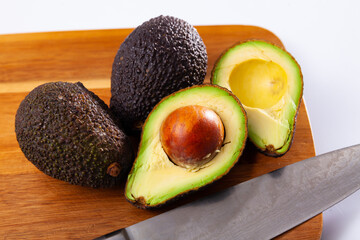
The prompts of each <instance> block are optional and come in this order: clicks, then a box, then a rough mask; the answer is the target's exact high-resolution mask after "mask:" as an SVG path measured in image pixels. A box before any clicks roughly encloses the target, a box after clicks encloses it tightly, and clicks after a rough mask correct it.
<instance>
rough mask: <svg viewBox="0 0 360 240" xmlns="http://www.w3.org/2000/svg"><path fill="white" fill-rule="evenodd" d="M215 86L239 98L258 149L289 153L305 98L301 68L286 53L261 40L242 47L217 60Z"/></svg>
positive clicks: (247, 43) (250, 134)
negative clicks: (296, 119)
mask: <svg viewBox="0 0 360 240" xmlns="http://www.w3.org/2000/svg"><path fill="white" fill-rule="evenodd" d="M212 83H214V84H217V85H220V86H223V87H225V88H228V89H229V90H231V91H232V92H233V93H234V94H235V95H236V96H237V97H238V98H239V99H240V101H241V103H242V104H243V106H244V108H245V110H246V113H247V116H248V122H249V123H248V127H249V138H250V139H251V140H252V142H254V143H255V145H256V146H257V147H259V148H260V149H262V150H263V151H265V150H267V151H272V152H275V154H277V155H280V154H282V153H284V152H286V151H287V149H288V147H289V145H290V143H291V140H292V136H293V130H294V123H295V116H296V112H297V109H298V106H299V104H300V99H301V95H302V75H301V72H300V68H299V66H298V64H297V63H296V61H295V60H294V59H293V58H292V57H291V56H290V55H289V54H288V53H287V52H285V51H284V50H282V49H280V48H278V47H276V46H274V45H272V44H269V43H266V42H262V41H249V42H245V43H242V44H239V45H237V46H235V47H233V48H231V49H229V50H228V51H227V52H226V53H225V54H224V55H223V56H222V58H221V59H220V60H219V61H218V63H217V64H216V66H215V69H214V71H213V75H212Z"/></svg>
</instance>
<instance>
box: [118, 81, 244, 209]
mask: <svg viewBox="0 0 360 240" xmlns="http://www.w3.org/2000/svg"><path fill="white" fill-rule="evenodd" d="M187 105H199V106H204V107H207V108H210V109H211V110H213V111H214V112H216V113H217V115H218V116H219V117H220V118H221V120H222V122H223V125H224V129H225V139H224V144H223V146H222V148H221V149H220V152H219V153H217V155H215V157H214V158H213V159H212V160H211V161H209V162H208V163H206V164H205V165H203V166H201V167H200V168H198V169H195V170H194V169H191V170H190V169H186V168H183V167H180V166H177V165H175V164H174V163H173V162H171V161H170V160H169V158H168V156H167V155H166V153H165V151H164V150H163V148H162V145H161V142H160V128H161V124H162V122H163V121H164V120H165V119H166V117H167V116H168V115H169V114H170V113H171V112H173V111H174V110H176V109H178V108H180V107H184V106H187ZM246 138H247V118H246V114H245V111H244V109H243V107H242V106H241V104H240V102H239V100H238V99H237V98H236V97H235V96H234V95H233V94H232V93H231V92H230V91H228V90H226V89H224V88H221V87H218V86H215V85H201V86H195V87H191V88H187V89H184V90H181V91H178V92H176V93H174V94H172V95H170V96H168V97H166V98H164V99H163V100H162V101H161V102H160V103H159V104H158V105H157V106H156V107H155V108H154V109H153V111H152V112H151V113H150V114H149V116H148V118H147V120H146V122H145V125H144V127H143V132H142V138H141V143H140V147H139V152H138V156H137V158H136V160H135V163H134V165H133V168H132V170H131V172H130V174H129V176H128V180H127V184H126V190H125V196H126V198H127V199H128V200H129V201H130V202H132V203H134V204H135V205H137V206H139V207H142V208H149V207H154V206H158V205H161V204H164V203H165V202H167V201H169V200H170V199H173V198H175V197H176V196H179V195H182V194H184V193H186V192H189V191H192V190H197V189H199V188H200V187H203V186H205V185H208V184H210V183H212V182H213V181H215V180H217V179H219V178H221V177H222V176H224V175H225V174H226V173H227V172H228V171H229V170H230V169H231V168H232V167H233V166H234V164H235V163H236V162H237V160H238V158H239V157H240V155H241V154H242V151H243V148H244V146H245V142H246Z"/></svg>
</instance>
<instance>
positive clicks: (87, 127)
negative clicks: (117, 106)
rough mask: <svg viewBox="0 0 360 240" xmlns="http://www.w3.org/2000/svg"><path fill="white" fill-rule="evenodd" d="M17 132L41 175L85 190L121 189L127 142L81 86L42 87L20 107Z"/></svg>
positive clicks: (98, 102) (128, 156)
mask: <svg viewBox="0 0 360 240" xmlns="http://www.w3.org/2000/svg"><path fill="white" fill-rule="evenodd" d="M15 132H16V138H17V140H18V142H19V145H20V148H21V150H22V151H23V153H24V154H25V156H26V158H27V159H28V160H29V161H30V162H32V163H33V164H34V165H35V166H36V167H37V168H38V169H39V170H41V171H42V172H44V173H45V174H47V175H49V176H51V177H54V178H57V179H60V180H63V181H66V182H69V183H71V184H76V185H82V186H88V187H110V186H113V185H116V184H118V183H120V180H121V178H122V177H123V176H125V175H126V174H127V173H128V171H129V168H130V167H131V163H132V160H133V154H132V151H131V145H130V143H129V140H128V137H127V136H126V135H125V134H124V133H123V131H122V130H121V129H120V128H119V126H118V122H117V121H116V120H115V118H113V116H112V115H111V113H110V110H109V108H108V107H107V105H106V104H105V103H104V102H103V101H102V100H100V99H99V98H98V97H97V96H96V95H95V94H94V93H92V92H90V91H89V90H87V89H86V88H85V87H84V86H83V85H82V84H81V83H65V82H53V83H46V84H43V85H40V86H38V87H36V88H35V89H34V90H32V91H31V92H30V93H29V94H28V95H27V96H26V97H25V99H24V100H23V101H22V102H21V104H20V106H19V109H18V110H17V113H16V117H15Z"/></svg>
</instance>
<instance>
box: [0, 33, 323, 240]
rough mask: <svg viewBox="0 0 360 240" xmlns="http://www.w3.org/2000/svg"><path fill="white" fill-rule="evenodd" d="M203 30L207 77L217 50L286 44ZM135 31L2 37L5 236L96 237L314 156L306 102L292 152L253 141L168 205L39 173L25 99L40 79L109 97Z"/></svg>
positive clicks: (313, 229) (296, 233) (317, 228)
mask: <svg viewBox="0 0 360 240" xmlns="http://www.w3.org/2000/svg"><path fill="white" fill-rule="evenodd" d="M197 29H198V31H199V33H200V35H201V36H202V38H203V40H204V42H205V45H206V47H207V51H208V55H209V62H208V66H209V67H208V74H207V76H206V81H207V82H209V77H210V76H209V74H210V71H211V69H212V67H213V64H214V62H215V60H216V59H217V58H218V56H219V55H220V54H221V53H222V52H223V51H224V50H225V49H226V48H228V47H230V46H232V45H233V44H235V43H236V42H238V41H242V40H246V39H264V40H267V41H270V42H273V43H275V44H278V45H282V43H281V42H280V40H279V39H278V38H277V37H276V36H275V35H274V34H273V33H271V32H269V31H268V30H265V29H262V28H259V27H253V26H201V27H197ZM131 31H132V30H131V29H119V30H97V31H75V32H52V33H35V34H16V35H0V126H1V130H0V200H1V201H0V219H1V220H0V236H2V237H4V238H5V239H92V238H94V237H98V236H100V235H103V234H106V233H108V232H111V231H114V230H116V229H119V228H123V227H127V226H129V225H132V224H134V223H137V222H139V221H142V220H145V219H147V218H150V217H152V216H155V215H157V214H160V213H162V212H164V211H168V210H170V209H172V208H174V207H176V206H179V205H182V204H184V203H187V202H190V201H193V200H195V199H198V198H200V197H204V196H206V195H208V194H210V193H213V192H217V191H219V190H221V189H224V188H227V187H230V186H232V185H235V184H237V183H240V182H243V181H246V180H248V179H250V178H253V177H257V176H259V175H262V174H265V173H268V172H270V171H273V170H275V169H278V168H281V167H283V166H286V165H289V164H291V163H294V162H297V161H300V160H303V159H306V158H309V157H312V156H314V155H315V151H314V144H313V139H312V135H311V129H310V125H309V121H308V117H307V113H306V109H305V105H304V104H303V103H302V105H301V107H300V113H299V115H298V120H297V126H296V133H295V139H294V142H293V145H292V148H291V150H290V151H289V152H288V153H287V154H286V155H285V156H283V157H280V158H270V157H266V156H264V155H262V154H260V153H258V152H257V151H256V150H255V149H254V147H253V146H252V145H251V144H250V143H248V144H247V146H246V149H245V152H244V154H243V156H242V157H241V158H240V160H239V162H238V163H237V164H236V166H235V167H234V168H233V169H232V170H231V172H230V173H229V174H228V175H227V176H225V177H224V178H223V179H221V180H220V181H218V182H216V183H215V184H213V185H211V186H209V187H208V188H206V189H205V190H203V191H201V192H197V193H195V194H193V195H191V196H188V197H187V198H185V199H182V200H180V201H178V202H175V203H173V204H172V205H170V206H167V207H166V208H163V209H159V210H155V211H150V210H141V209H137V208H136V207H134V206H132V205H131V204H130V203H128V202H127V201H126V200H125V198H124V192H123V189H124V186H120V187H116V188H113V189H91V188H86V187H80V186H73V185H70V184H68V183H65V182H61V181H59V180H56V179H53V178H51V177H49V176H47V175H45V174H43V173H42V172H40V171H39V170H38V169H37V168H36V167H34V166H33V165H32V164H31V163H30V162H29V161H28V160H27V159H26V158H25V157H24V155H23V154H22V152H21V150H20V148H19V146H18V144H17V141H16V137H15V132H14V119H15V113H16V110H17V108H18V106H19V104H20V102H21V101H22V99H23V98H24V97H25V96H26V95H27V93H28V92H29V91H31V90H32V89H33V88H34V87H36V86H37V85H39V84H41V83H45V82H50V81H71V82H76V81H81V82H83V83H84V85H85V86H87V87H88V88H90V89H92V90H93V91H94V92H95V93H96V94H98V95H99V97H100V98H102V99H103V100H104V101H105V102H106V103H109V99H110V89H109V88H110V74H111V66H112V61H113V59H114V56H115V54H116V52H117V49H118V48H119V46H120V44H121V42H122V41H123V40H124V39H125V37H126V36H127V35H128V34H129V33H130V32H131ZM295 57H296V56H295ZM305 87H306V86H305ZM239 204H241V202H239ZM321 229H322V215H321V214H320V215H318V216H316V217H314V218H313V219H311V220H309V221H307V222H305V223H303V224H302V225H300V226H298V227H296V228H294V229H292V230H290V231H288V232H287V233H284V234H283V235H281V236H279V237H278V239H319V238H320V235H321Z"/></svg>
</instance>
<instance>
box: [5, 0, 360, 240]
mask: <svg viewBox="0 0 360 240" xmlns="http://www.w3.org/2000/svg"><path fill="white" fill-rule="evenodd" d="M161 14H163V15H173V16H176V17H179V18H182V19H184V20H186V21H188V22H189V23H191V24H193V25H219V24H246V25H257V26H261V27H264V28H267V29H269V30H271V31H272V32H274V33H275V34H276V35H277V36H278V37H279V38H280V39H281V40H282V42H283V43H284V45H285V47H286V49H287V50H288V51H289V52H290V53H291V54H292V55H293V56H294V57H295V58H296V59H297V61H298V62H299V64H300V65H301V67H302V71H303V75H304V98H305V101H306V105H307V109H308V112H309V116H310V122H311V126H312V131H313V135H314V141H315V148H316V153H317V154H321V153H325V152H328V151H330V150H335V149H338V148H341V147H345V146H349V145H354V144H357V143H360V101H359V96H360V77H359V75H360V2H358V1H355V0H354V1H344V0H341V1H340V0H338V1H324V0H321V1H304V0H302V1H297V2H292V1H286V0H283V1H277V0H273V1H266V0H255V1H248V0H247V1H226V0H217V1H195V0H190V1H189V0H179V1H158V0H156V1H155V0H148V1H115V0H113V1H99V0H98V1H86V0H81V1H80V0H79V1H75V0H72V1H60V0H57V1H55V0H54V1H46V0H32V1H25V0H23V1H16V0H8V1H4V0H0V34H9V33H23V32H42V31H62V30H83V29H107V28H128V27H136V26H137V25H140V24H141V23H142V22H144V21H146V20H148V19H149V18H151V17H155V16H158V15H161ZM0 38H1V35H0ZM359 161H360V159H359ZM359 174H360V173H359ZM359 236H360V191H359V192H357V193H355V194H354V195H352V196H351V197H349V198H347V199H346V200H344V201H343V202H341V203H340V204H338V205H336V206H334V207H333V208H331V209H329V210H327V211H326V212H325V213H324V230H323V237H322V238H323V239H325V240H329V239H331V240H332V239H341V240H344V239H359Z"/></svg>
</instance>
